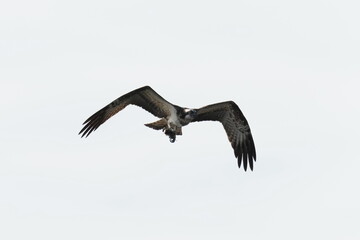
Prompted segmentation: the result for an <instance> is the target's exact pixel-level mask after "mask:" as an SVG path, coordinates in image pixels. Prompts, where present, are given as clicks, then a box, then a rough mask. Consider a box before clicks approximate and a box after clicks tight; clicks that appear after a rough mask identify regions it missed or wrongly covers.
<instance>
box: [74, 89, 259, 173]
mask: <svg viewBox="0 0 360 240" xmlns="http://www.w3.org/2000/svg"><path fill="white" fill-rule="evenodd" d="M130 104H132V105H136V106H139V107H142V108H143V109H145V110H147V111H148V112H150V113H152V114H153V115H155V116H156V117H158V118H160V119H159V120H157V121H155V122H152V123H148V124H145V126H147V127H150V128H153V129H155V130H162V131H163V132H164V133H165V135H167V136H168V137H169V139H170V142H172V143H173V142H175V140H176V136H177V135H182V127H183V126H186V125H188V124H189V123H191V122H200V121H219V122H221V123H222V125H223V127H224V129H225V131H226V134H227V136H228V139H229V141H230V143H231V146H232V147H233V149H234V154H235V157H236V158H237V161H238V166H239V168H240V167H241V163H242V162H243V166H244V170H245V171H246V169H247V166H248V165H249V166H250V169H251V170H253V163H254V161H256V152H255V144H254V140H253V137H252V135H251V131H250V126H249V124H248V122H247V120H246V118H245V116H244V114H243V113H242V112H241V110H240V108H239V107H238V106H237V105H236V103H235V102H233V101H227V102H221V103H215V104H211V105H207V106H205V107H202V108H183V107H179V106H177V105H174V104H171V103H170V102H168V101H167V100H165V99H164V98H163V97H161V96H160V95H159V94H158V93H156V92H155V91H154V90H153V89H152V88H151V87H149V86H145V87H141V88H138V89H135V90H133V91H131V92H129V93H127V94H125V95H123V96H121V97H119V98H117V99H115V100H114V101H112V102H111V103H109V104H108V105H106V106H105V107H104V108H102V109H100V110H99V111H97V112H96V113H94V114H93V115H92V116H90V117H89V118H88V119H87V120H86V121H85V122H84V123H83V125H85V126H84V127H83V128H82V129H81V131H80V132H79V135H81V137H84V136H85V137H87V136H89V134H90V133H92V132H93V131H95V130H96V129H97V128H98V127H99V126H100V125H101V124H103V123H104V122H105V121H106V120H108V119H109V118H110V117H112V116H113V115H115V114H116V113H118V112H119V111H121V110H122V109H124V108H125V107H126V106H128V105H130Z"/></svg>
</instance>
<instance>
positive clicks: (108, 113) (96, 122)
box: [79, 86, 174, 137]
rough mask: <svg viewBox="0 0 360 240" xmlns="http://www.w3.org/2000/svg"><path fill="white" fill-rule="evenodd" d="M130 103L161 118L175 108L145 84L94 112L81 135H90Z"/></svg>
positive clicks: (85, 123)
mask: <svg viewBox="0 0 360 240" xmlns="http://www.w3.org/2000/svg"><path fill="white" fill-rule="evenodd" d="M129 104H133V105H136V106H139V107H142V108H143V109H145V110H147V111H148V112H150V113H152V114H153V115H155V116H156V117H159V118H164V117H167V116H169V115H170V111H172V109H174V106H173V105H172V104H171V103H169V102H168V101H166V100H165V99H164V98H162V97H161V96H160V95H159V94H157V93H156V92H155V91H154V90H153V89H152V88H151V87H149V86H145V87H142V88H139V89H136V90H133V91H131V92H129V93H127V94H125V95H123V96H121V97H119V98H117V99H115V100H114V101H113V102H111V103H109V104H108V105H106V106H105V107H104V108H102V109H100V110H99V111H98V112H96V113H95V114H93V115H92V116H91V117H89V118H88V119H87V120H86V121H85V122H84V123H83V125H85V126H84V127H83V128H82V129H81V131H80V132H79V134H82V135H81V137H84V136H86V137H87V136H89V134H90V133H91V132H93V131H95V130H96V129H97V128H98V127H99V126H100V125H101V124H103V123H104V122H105V121H106V120H108V119H109V118H110V117H112V116H113V115H115V114H116V113H118V112H119V111H121V110H122V109H124V108H125V107H126V106H127V105H129Z"/></svg>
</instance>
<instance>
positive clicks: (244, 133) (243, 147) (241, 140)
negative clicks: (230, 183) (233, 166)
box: [193, 101, 256, 171]
mask: <svg viewBox="0 0 360 240" xmlns="http://www.w3.org/2000/svg"><path fill="white" fill-rule="evenodd" d="M207 120H210V121H219V122H221V123H222V125H223V126H224V128H225V131H226V134H227V136H228V138H229V141H230V143H231V146H232V147H233V149H234V153H235V157H236V158H237V159H238V165H239V168H240V167H241V161H242V160H243V162H244V163H243V165H244V169H245V171H246V169H247V165H248V163H249V166H250V169H251V170H253V162H254V161H256V151H255V144H254V140H253V137H252V135H251V131H250V126H249V124H248V122H247V120H246V118H245V117H244V115H243V113H242V112H241V110H240V108H239V107H238V106H237V105H236V103H234V102H232V101H229V102H222V103H216V104H212V105H208V106H205V107H202V108H200V109H198V110H197V116H196V117H195V119H194V120H193V122H198V121H207Z"/></svg>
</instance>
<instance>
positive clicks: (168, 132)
mask: <svg viewBox="0 0 360 240" xmlns="http://www.w3.org/2000/svg"><path fill="white" fill-rule="evenodd" d="M164 132H165V135H167V136H169V140H170V142H171V143H174V142H175V140H176V134H175V132H174V131H172V130H171V129H164Z"/></svg>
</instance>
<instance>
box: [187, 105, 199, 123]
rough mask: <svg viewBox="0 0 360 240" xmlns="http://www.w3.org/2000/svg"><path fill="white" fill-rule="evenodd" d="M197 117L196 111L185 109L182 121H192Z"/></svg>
mask: <svg viewBox="0 0 360 240" xmlns="http://www.w3.org/2000/svg"><path fill="white" fill-rule="evenodd" d="M196 115H197V111H196V109H192V108H185V109H184V119H185V120H188V121H192V120H193V119H194V118H195V117H196Z"/></svg>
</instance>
